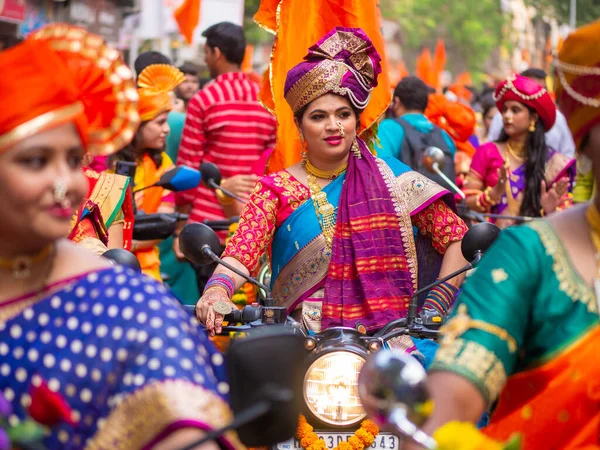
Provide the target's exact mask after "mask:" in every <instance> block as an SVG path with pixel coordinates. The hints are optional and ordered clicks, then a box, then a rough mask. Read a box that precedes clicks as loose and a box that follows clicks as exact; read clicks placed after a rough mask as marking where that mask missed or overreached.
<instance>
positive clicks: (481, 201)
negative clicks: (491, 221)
mask: <svg viewBox="0 0 600 450" xmlns="http://www.w3.org/2000/svg"><path fill="white" fill-rule="evenodd" d="M475 204H476V205H477V207H478V208H479V209H481V210H483V211H487V210H488V209H489V207H490V205H488V204H487V203H486V201H485V195H484V193H483V192H482V193H481V194H480V195H479V196H478V197H477V202H476V203H475Z"/></svg>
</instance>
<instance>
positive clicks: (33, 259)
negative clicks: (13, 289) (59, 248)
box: [0, 245, 53, 280]
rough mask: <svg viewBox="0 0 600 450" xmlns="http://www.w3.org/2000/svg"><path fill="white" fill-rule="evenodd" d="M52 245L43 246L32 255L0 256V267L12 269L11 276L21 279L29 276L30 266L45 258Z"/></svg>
mask: <svg viewBox="0 0 600 450" xmlns="http://www.w3.org/2000/svg"><path fill="white" fill-rule="evenodd" d="M52 248H53V245H48V246H46V247H44V248H43V249H42V250H41V251H40V252H39V253H38V254H36V255H33V256H24V255H19V256H15V257H13V258H1V257H0V269H5V270H12V273H13V277H15V278H16V279H19V280H22V279H25V278H29V277H30V276H31V268H32V267H33V266H35V265H36V264H39V263H41V262H43V261H45V260H46V258H47V257H48V255H49V254H50V251H51V250H52Z"/></svg>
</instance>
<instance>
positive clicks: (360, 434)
mask: <svg viewBox="0 0 600 450" xmlns="http://www.w3.org/2000/svg"><path fill="white" fill-rule="evenodd" d="M355 434H356V437H357V438H359V439H360V440H361V441H362V443H363V444H364V445H365V447H368V446H369V445H371V444H372V443H373V441H374V440H375V436H373V435H372V434H371V433H369V432H368V431H367V430H365V429H363V428H359V429H358V430H356V433H355Z"/></svg>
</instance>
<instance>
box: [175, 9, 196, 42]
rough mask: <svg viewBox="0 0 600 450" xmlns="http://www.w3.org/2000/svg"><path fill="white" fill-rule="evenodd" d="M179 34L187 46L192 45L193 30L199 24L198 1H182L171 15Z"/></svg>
mask: <svg viewBox="0 0 600 450" xmlns="http://www.w3.org/2000/svg"><path fill="white" fill-rule="evenodd" d="M173 16H174V17H175V21H176V22H177V26H178V27H179V32H180V33H181V34H182V35H183V37H184V38H185V40H186V41H187V43H188V44H191V43H192V40H193V36H194V30H195V29H196V27H197V26H198V23H200V0H184V1H183V3H182V4H181V5H180V6H179V8H177V9H176V10H175V12H174V13H173Z"/></svg>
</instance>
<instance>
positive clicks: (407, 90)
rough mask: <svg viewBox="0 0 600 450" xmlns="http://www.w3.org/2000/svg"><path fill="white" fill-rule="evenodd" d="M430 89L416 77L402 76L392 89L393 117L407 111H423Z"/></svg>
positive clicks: (421, 112)
mask: <svg viewBox="0 0 600 450" xmlns="http://www.w3.org/2000/svg"><path fill="white" fill-rule="evenodd" d="M431 91H432V89H431V88H430V87H429V86H427V85H426V84H425V83H424V82H423V81H422V80H421V79H420V78H418V77H415V76H408V77H404V78H402V79H401V80H400V82H399V83H398V84H397V85H396V88H395V89H394V96H393V99H392V112H393V114H394V117H400V116H403V115H404V114H407V113H420V114H423V113H425V110H426V109H427V104H428V102H429V94H430V93H431Z"/></svg>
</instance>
